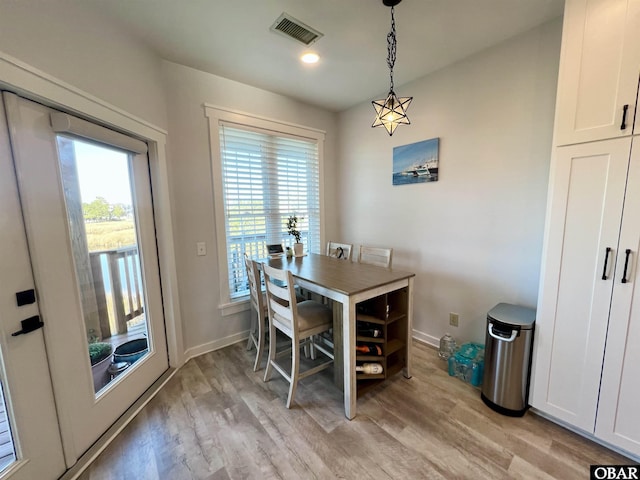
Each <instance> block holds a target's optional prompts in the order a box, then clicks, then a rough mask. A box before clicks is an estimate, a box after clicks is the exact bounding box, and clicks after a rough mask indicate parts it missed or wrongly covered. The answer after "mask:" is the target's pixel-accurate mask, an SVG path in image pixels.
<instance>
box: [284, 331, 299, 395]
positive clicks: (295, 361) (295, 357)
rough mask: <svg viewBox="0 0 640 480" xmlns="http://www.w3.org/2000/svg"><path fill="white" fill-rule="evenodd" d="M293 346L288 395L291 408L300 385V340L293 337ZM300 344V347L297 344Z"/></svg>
mask: <svg viewBox="0 0 640 480" xmlns="http://www.w3.org/2000/svg"><path fill="white" fill-rule="evenodd" d="M291 341H292V348H291V383H290V384H289V396H288V397H287V408H291V404H292V403H293V397H294V396H295V395H296V387H297V386H298V374H299V373H300V346H299V345H300V342H298V341H296V339H292V340H291ZM296 345H298V348H296V347H295V346H296Z"/></svg>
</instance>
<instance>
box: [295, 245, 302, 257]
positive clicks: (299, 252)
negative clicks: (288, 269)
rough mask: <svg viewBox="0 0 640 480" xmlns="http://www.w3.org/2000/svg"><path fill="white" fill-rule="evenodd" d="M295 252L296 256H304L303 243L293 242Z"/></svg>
mask: <svg viewBox="0 0 640 480" xmlns="http://www.w3.org/2000/svg"><path fill="white" fill-rule="evenodd" d="M293 254H294V255H295V256H296V257H300V256H302V244H301V243H294V244H293Z"/></svg>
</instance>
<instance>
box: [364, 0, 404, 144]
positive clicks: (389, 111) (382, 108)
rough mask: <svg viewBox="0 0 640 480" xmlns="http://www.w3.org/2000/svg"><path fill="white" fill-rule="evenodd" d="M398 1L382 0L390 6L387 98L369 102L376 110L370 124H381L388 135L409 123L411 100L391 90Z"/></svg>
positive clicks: (394, 59) (377, 125)
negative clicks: (389, 82)
mask: <svg viewBox="0 0 640 480" xmlns="http://www.w3.org/2000/svg"><path fill="white" fill-rule="evenodd" d="M400 2H401V0H382V3H383V4H384V5H386V6H387V7H391V31H390V32H389V33H388V34H387V65H388V66H389V77H390V79H391V85H390V87H389V94H388V95H387V98H382V99H380V100H374V101H373V102H371V103H372V104H373V108H374V109H375V111H376V118H375V120H374V121H373V125H371V126H372V127H379V126H383V127H384V128H385V129H386V130H387V132H388V133H389V136H391V135H393V132H395V130H396V128H398V125H402V124H404V125H409V124H410V123H411V122H410V121H409V117H407V109H408V108H409V104H410V103H411V100H413V97H398V96H397V95H396V93H395V92H394V91H393V66H394V65H395V63H396V21H395V17H394V15H393V8H394V7H395V6H396V5H397V4H399V3H400Z"/></svg>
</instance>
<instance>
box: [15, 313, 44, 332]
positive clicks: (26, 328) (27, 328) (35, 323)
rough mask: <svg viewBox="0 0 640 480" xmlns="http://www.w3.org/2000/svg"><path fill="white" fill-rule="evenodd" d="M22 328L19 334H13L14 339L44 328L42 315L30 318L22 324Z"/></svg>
mask: <svg viewBox="0 0 640 480" xmlns="http://www.w3.org/2000/svg"><path fill="white" fill-rule="evenodd" d="M20 326H21V327H22V330H18V331H17V332H13V333H12V334H11V336H12V337H17V336H18V335H24V334H25V333H31V332H34V331H36V330H38V329H39V328H42V327H44V323H43V322H42V321H40V315H34V316H33V317H29V318H27V319H25V320H22V321H21V322H20Z"/></svg>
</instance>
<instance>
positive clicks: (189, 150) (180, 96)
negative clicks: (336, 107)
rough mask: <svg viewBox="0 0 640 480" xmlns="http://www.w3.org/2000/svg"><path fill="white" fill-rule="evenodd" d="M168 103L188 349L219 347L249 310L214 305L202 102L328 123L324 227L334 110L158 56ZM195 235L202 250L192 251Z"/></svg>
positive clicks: (240, 327)
mask: <svg viewBox="0 0 640 480" xmlns="http://www.w3.org/2000/svg"><path fill="white" fill-rule="evenodd" d="M163 77H164V79H165V82H166V99H167V108H168V111H169V132H170V134H169V145H168V148H169V156H170V158H171V159H172V175H171V176H172V181H173V191H174V199H175V202H174V218H175V220H176V222H175V226H176V234H175V240H176V248H177V252H176V256H177V263H178V283H179V290H180V305H181V312H182V322H183V326H184V342H185V346H186V347H187V355H196V354H198V353H201V352H204V351H207V350H210V349H212V348H217V347H220V346H223V345H225V344H228V343H230V342H233V341H235V340H237V339H238V338H239V336H240V335H246V331H247V330H248V328H249V316H248V312H242V313H240V314H236V315H231V316H224V317H223V316H222V314H221V311H220V309H219V306H220V304H221V299H220V281H219V276H218V259H217V242H216V230H215V218H214V199H213V189H212V177H211V156H210V151H209V130H208V122H207V119H206V118H205V116H204V108H203V104H204V103H208V104H212V105H216V106H220V107H226V108H230V109H234V110H237V111H241V112H247V113H251V114H254V115H259V116H263V117H267V118H272V119H277V120H281V121H285V122H290V123H295V124H299V125H304V126H307V127H312V128H317V129H321V130H324V131H326V137H325V158H324V160H325V163H324V167H325V168H324V170H325V179H326V190H325V208H326V212H327V217H326V219H327V222H326V225H325V231H326V232H327V235H329V236H332V234H333V233H335V231H336V227H335V226H336V225H337V220H336V217H335V215H334V214H333V212H335V202H334V198H335V188H334V182H333V180H332V179H333V178H334V177H335V168H336V166H335V142H336V133H337V129H336V115H335V114H333V113H330V112H327V111H324V110H322V109H318V108H315V107H311V106H308V105H305V104H302V103H300V102H297V101H294V100H291V99H289V98H287V97H284V96H282V95H277V94H274V93H270V92H267V91H265V90H260V89H258V88H254V87H250V86H247V85H244V84H241V83H238V82H234V81H231V80H228V79H225V78H222V77H218V76H215V75H211V74H208V73H204V72H201V71H198V70H195V69H192V68H188V67H184V66H181V65H178V64H175V63H171V62H164V63H163ZM196 242H206V246H207V255H206V256H201V257H198V256H196Z"/></svg>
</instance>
